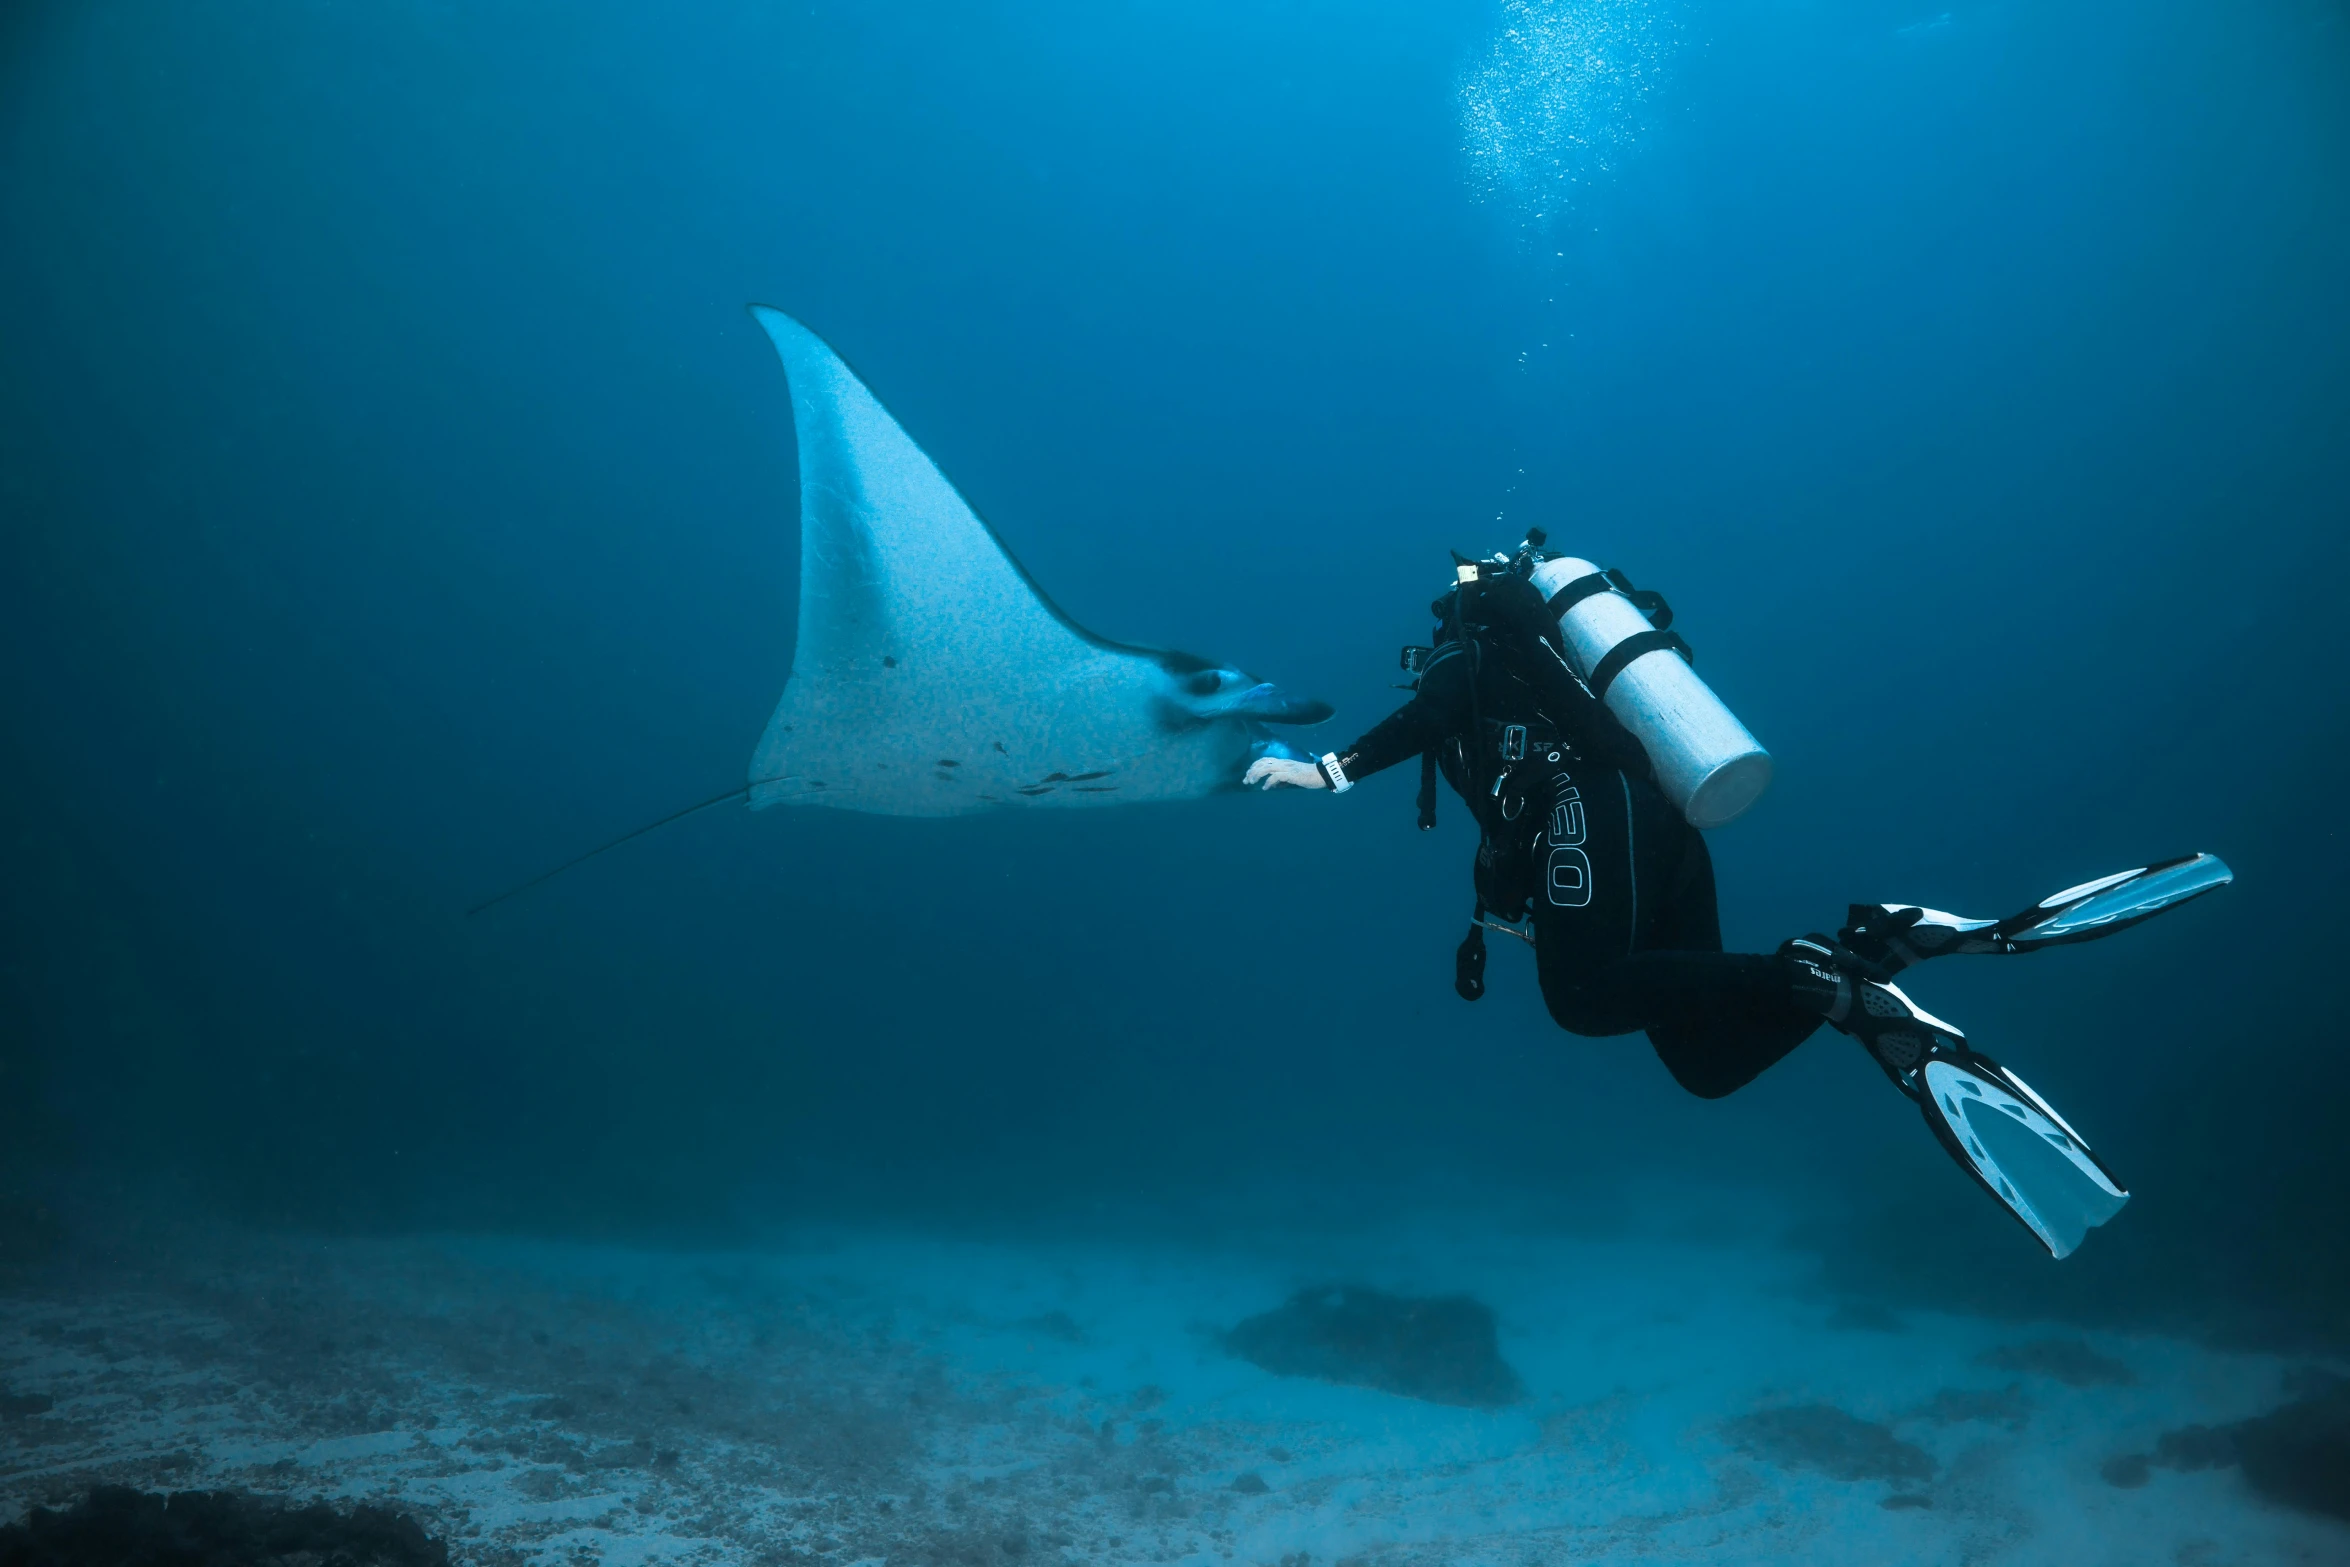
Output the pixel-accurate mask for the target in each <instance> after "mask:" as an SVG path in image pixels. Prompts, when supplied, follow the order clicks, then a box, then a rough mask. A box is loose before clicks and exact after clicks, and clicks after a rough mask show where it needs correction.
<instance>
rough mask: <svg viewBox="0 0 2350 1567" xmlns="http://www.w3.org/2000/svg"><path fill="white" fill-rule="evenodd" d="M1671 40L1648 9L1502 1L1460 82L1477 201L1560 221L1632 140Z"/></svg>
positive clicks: (1641, 1)
mask: <svg viewBox="0 0 2350 1567" xmlns="http://www.w3.org/2000/svg"><path fill="white" fill-rule="evenodd" d="M1678 41H1679V28H1678V26H1677V25H1676V24H1675V23H1674V21H1673V20H1672V18H1671V17H1670V16H1669V15H1666V14H1665V13H1664V12H1663V11H1662V10H1661V9H1660V8H1659V7H1657V6H1655V5H1653V4H1651V3H1650V0H1502V6H1501V26H1500V29H1499V31H1497V32H1496V33H1495V35H1494V39H1493V45H1492V47H1491V48H1490V49H1488V50H1487V51H1486V52H1485V54H1484V55H1483V57H1482V58H1480V59H1479V60H1477V61H1476V62H1475V63H1474V64H1472V65H1471V67H1470V68H1469V70H1468V72H1467V75H1466V77H1465V78H1464V80H1463V81H1462V83H1461V128H1462V134H1463V138H1464V141H1465V143H1466V150H1467V152H1468V155H1469V167H1470V173H1471V176H1472V179H1473V180H1474V182H1475V184H1476V186H1477V188H1478V192H1479V194H1480V195H1481V196H1483V197H1484V198H1485V199H1487V200H1492V201H1503V202H1507V203H1509V204H1510V205H1511V206H1512V207H1514V208H1516V209H1517V211H1518V214H1519V217H1520V219H1521V221H1523V222H1525V223H1527V224H1528V225H1530V226H1533V227H1537V228H1541V227H1547V226H1548V225H1549V223H1550V222H1551V221H1552V220H1555V219H1556V218H1558V217H1560V216H1561V215H1563V214H1564V213H1565V212H1566V211H1567V210H1568V209H1569V208H1571V207H1572V206H1573V205H1574V200H1575V196H1576V193H1577V188H1578V187H1580V186H1584V185H1588V184H1590V183H1591V182H1592V181H1593V180H1595V179H1597V178H1599V177H1600V176H1602V175H1604V174H1607V173H1610V172H1612V171H1613V170H1614V168H1615V166H1616V164H1617V161H1618V160H1619V159H1620V158H1621V157H1622V156H1623V154H1624V152H1625V150H1626V149H1627V148H1629V147H1630V146H1631V144H1632V142H1633V139H1634V138H1635V137H1636V136H1637V135H1638V134H1639V132H1640V130H1641V128H1642V118H1641V116H1642V108H1643V105H1644V104H1645V103H1646V101H1647V99H1648V96H1649V94H1650V93H1652V92H1653V91H1654V90H1655V89H1656V86H1657V83H1658V82H1659V81H1660V80H1661V79H1662V78H1663V74H1664V69H1665V66H1666V64H1667V63H1668V62H1669V61H1670V59H1671V58H1672V54H1673V50H1674V47H1675V46H1676V44H1677V43H1678Z"/></svg>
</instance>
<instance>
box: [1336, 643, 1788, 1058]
mask: <svg viewBox="0 0 2350 1567" xmlns="http://www.w3.org/2000/svg"><path fill="white" fill-rule="evenodd" d="M1535 602H1536V603H1537V604H1539V602H1540V601H1539V599H1537V600H1535ZM1478 630H1479V628H1471V630H1470V632H1469V634H1468V635H1467V636H1466V638H1465V640H1451V641H1446V642H1444V643H1442V644H1440V645H1439V646H1438V648H1437V649H1436V652H1435V657H1434V658H1433V659H1432V660H1431V662H1430V663H1429V664H1428V665H1427V666H1426V668H1425V669H1424V671H1423V673H1422V675H1421V678H1420V684H1419V690H1418V694H1417V695H1415V696H1414V697H1413V698H1412V700H1411V701H1410V702H1408V703H1406V704H1405V705H1404V706H1403V707H1402V708H1401V709H1399V710H1398V711H1396V712H1395V713H1393V714H1391V715H1390V716H1389V717H1388V718H1387V719H1386V720H1385V721H1384V722H1382V723H1381V724H1379V725H1378V727H1376V728H1374V729H1373V730H1371V732H1370V733H1368V734H1366V735H1364V736H1363V737H1362V738H1361V739H1360V740H1358V741H1356V742H1355V743H1354V745H1353V746H1351V747H1349V748H1348V749H1347V750H1346V751H1344V752H1342V753H1340V754H1339V758H1338V761H1339V765H1340V766H1341V767H1342V768H1343V769H1344V770H1345V772H1346V776H1347V777H1348V778H1349V779H1358V778H1361V777H1363V776H1365V775H1367V774H1370V773H1375V772H1378V771H1379V770H1380V769H1382V768H1385V767H1392V766H1393V765H1395V764H1396V763H1397V762H1401V761H1405V760H1407V759H1410V758H1413V757H1417V756H1419V755H1421V754H1422V753H1423V752H1426V751H1429V750H1431V749H1433V750H1434V751H1435V752H1436V754H1437V757H1438V761H1439V763H1440V765H1441V766H1442V768H1443V771H1444V773H1445V776H1446V778H1447V779H1448V780H1449V781H1450V782H1451V784H1452V786H1453V788H1454V789H1455V790H1456V791H1458V792H1459V794H1460V795H1461V797H1462V798H1463V799H1464V800H1466V801H1467V802H1468V804H1469V808H1470V810H1471V811H1472V812H1473V813H1474V814H1475V815H1476V817H1477V820H1478V824H1479V825H1480V827H1482V828H1483V833H1482V837H1481V841H1480V843H1479V845H1478V850H1477V866H1476V881H1477V896H1478V901H1479V903H1480V905H1481V906H1482V908H1484V909H1486V910H1489V911H1491V912H1492V913H1495V914H1497V915H1500V916H1501V917H1503V918H1505V919H1512V920H1514V919H1517V918H1519V917H1521V915H1522V914H1523V913H1524V911H1525V910H1526V908H1527V906H1528V905H1529V904H1531V907H1532V912H1533V921H1534V938H1535V940H1534V950H1535V958H1536V965H1537V968H1538V970H1539V972H1540V975H1541V981H1542V999H1543V1000H1544V1001H1545V1002H1546V1003H1547V1004H1548V1005H1549V1007H1550V1015H1551V1016H1552V1017H1553V1018H1555V1019H1556V1020H1557V1021H1558V1024H1559V1026H1560V1027H1561V1028H1564V1029H1566V1030H1567V1031H1568V1032H1569V1033H1574V1034H1587V1035H1601V1034H1628V1033H1633V1032H1635V1031H1639V1030H1646V1031H1647V1034H1648V1037H1649V1041H1650V1042H1651V1043H1652V1044H1653V1045H1655V1047H1656V1053H1657V1055H1658V1056H1659V1057H1660V1058H1661V1059H1662V1060H1663V1061H1664V1064H1665V1066H1666V1068H1667V1069H1668V1070H1669V1071H1671V1073H1672V1074H1673V1076H1674V1078H1675V1079H1676V1080H1677V1081H1678V1082H1679V1083H1680V1084H1681V1086H1682V1087H1684V1088H1686V1089H1688V1090H1689V1091H1690V1092H1691V1093H1693V1094H1697V1095H1700V1096H1702V1097H1704V1098H1707V1099H1718V1098H1720V1097H1721V1096H1722V1095H1724V1094H1727V1093H1731V1092H1733V1091H1734V1090H1736V1089H1739V1088H1742V1087H1744V1086H1745V1085H1746V1084H1747V1083H1750V1082H1752V1081H1753V1080H1754V1078H1755V1077H1756V1076H1757V1075H1758V1074H1759V1073H1761V1072H1762V1070H1763V1069H1764V1068H1766V1067H1768V1066H1770V1065H1771V1064H1772V1063H1773V1062H1775V1061H1777V1060H1778V1059H1779V1058H1780V1057H1782V1056H1784V1055H1786V1054H1787V1052H1789V1051H1790V1050H1793V1049H1794V1048H1795V1047H1796V1046H1797V1045H1799V1044H1801V1043H1802V1042H1803V1041H1804V1039H1805V1038H1806V1037H1807V1036H1809V1035H1810V1033H1811V1032H1812V1030H1813V1029H1815V1028H1817V1027H1818V1026H1819V1023H1820V1018H1819V1014H1818V1012H1817V1010H1816V1009H1814V1008H1808V1007H1805V1006H1803V1005H1801V1004H1800V1003H1799V1002H1798V1001H1797V999H1796V997H1795V995H1794V993H1793V990H1792V987H1791V984H1790V978H1789V974H1788V971H1787V968H1786V966H1785V965H1784V964H1783V963H1781V961H1780V960H1779V959H1777V958H1774V957H1766V956H1763V955H1761V954H1757V953H1726V952H1724V951H1722V932H1721V923H1720V919H1719V917H1718V915H1717V913H1716V911H1715V906H1714V871H1713V860H1712V858H1711V856H1709V855H1708V854H1707V852H1706V847H1705V839H1704V838H1703V837H1701V836H1700V835H1699V833H1698V831H1697V829H1695V828H1694V827H1691V826H1690V825H1689V823H1688V822H1687V821H1686V820H1684V819H1683V818H1682V815H1681V813H1680V811H1679V810H1677V809H1675V807H1674V806H1673V803H1672V802H1671V801H1670V800H1668V799H1666V798H1665V796H1664V795H1663V793H1662V792H1661V791H1660V790H1659V789H1658V788H1657V786H1656V784H1655V783H1654V782H1653V781H1652V775H1651V770H1650V767H1649V763H1648V758H1647V756H1646V754H1645V753H1644V752H1642V750H1641V749H1640V744H1639V742H1638V741H1637V740H1636V739H1635V738H1634V737H1633V736H1632V735H1631V734H1630V733H1628V732H1627V731H1626V730H1625V729H1624V728H1623V726H1622V725H1621V724H1619V723H1618V722H1617V721H1616V719H1615V717H1614V715H1613V714H1611V713H1609V712H1608V711H1607V709H1606V708H1605V707H1604V706H1602V705H1600V704H1599V703H1598V702H1597V701H1596V700H1595V699H1594V698H1593V697H1592V696H1591V694H1590V692H1589V691H1588V690H1587V689H1585V688H1584V687H1583V686H1582V685H1581V683H1580V682H1577V681H1575V680H1574V678H1573V677H1572V676H1571V675H1568V674H1566V672H1565V670H1564V668H1563V666H1560V667H1558V668H1556V669H1555V670H1553V671H1547V672H1546V671H1544V670H1543V669H1541V668H1539V667H1535V665H1534V663H1533V661H1530V660H1528V659H1525V658H1513V657H1511V656H1509V655H1508V654H1506V653H1504V652H1503V651H1501V648H1500V647H1499V646H1497V645H1496V641H1495V640H1494V639H1493V638H1492V637H1490V636H1487V635H1481V634H1478ZM1529 672H1530V673H1531V674H1532V676H1533V677H1534V678H1531V679H1530V678H1528V675H1529ZM1472 676H1473V677H1474V679H1473V681H1472ZM1512 725H1523V726H1525V730H1526V735H1525V739H1524V755H1523V758H1522V759H1521V760H1517V761H1514V762H1510V761H1505V760H1504V755H1503V752H1504V737H1505V735H1507V734H1508V731H1509V727H1510V726H1512ZM1480 728H1481V729H1482V731H1483V732H1482V734H1480V733H1479V732H1478V731H1479V730H1480ZM1510 738H1513V739H1514V738H1515V737H1514V736H1511V737H1510Z"/></svg>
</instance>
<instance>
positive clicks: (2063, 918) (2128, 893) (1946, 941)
mask: <svg viewBox="0 0 2350 1567" xmlns="http://www.w3.org/2000/svg"><path fill="white" fill-rule="evenodd" d="M2235 879H2236V874H2235V872H2233V871H2231V870H2229V869H2228V867H2227V864H2226V862H2225V861H2223V860H2221V859H2220V857H2219V856H2218V855H2216V854H2189V855H2185V856H2182V857H2181V858H2179V859H2175V860H2164V861H2162V862H2160V863H2159V864H2154V865H2145V866H2141V867H2139V868H2138V869H2136V870H2131V871H2120V872H2117V873H2116V874H2114V875H2111V876H2100V877H2099V878H2097V879H2096V880H2095V881H2085V882H2083V883H2081V884H2080V885H2079V886H2077V887H2067V888H2066V889H2065V890H2064V891H2062V892H2059V893H2053V894H2051V895H2049V896H2048V897H2045V898H2042V899H2041V900H2040V901H2039V902H2038V903H2035V904H2033V905H2032V906H2031V907H2030V908H2028V909H2025V910H2024V911H2023V912H2022V913H2020V914H2012V915H2010V916H2008V917H2007V918H2006V919H2003V920H1975V919H1967V918H1965V917H1963V916H1961V915H1957V914H1945V913H1943V912H1942V911H1941V910H1939V909H1926V908H1919V907H1918V906H1917V905H1915V904H1907V903H1856V904H1854V905H1852V909H1851V914H1850V923H1849V924H1847V925H1846V926H1845V927H1844V929H1843V930H1841V931H1839V932H1838V933H1837V940H1838V942H1840V943H1841V944H1842V945H1843V946H1845V947H1847V948H1849V949H1850V950H1851V951H1852V952H1854V953H1855V954H1857V955H1859V956H1860V957H1862V958H1865V959H1867V960H1868V961H1869V962H1871V963H1874V964H1876V965H1878V966H1879V967H1881V968H1883V969H1884V970H1885V971H1886V973H1887V974H1895V973H1899V972H1900V971H1901V970H1902V969H1905V968H1907V967H1909V966H1910V965H1911V964H1912V963H1922V962H1924V961H1925V960H1926V959H1927V958H1939V957H1947V956H1949V955H1951V954H1952V953H1976V952H1999V953H2009V952H2037V951H2039V950H2040V949H2041V948H2042V947H2061V946H2067V945H2070V944H2071V943H2073V942H2076V941H2095V940H2097V939H2098V938H2099V937H2101V936H2110V935H2112V934H2113V933H2114V932H2115V931H2118V930H2127V929H2129V928H2130V927H2131V926H2132V925H2136V924H2138V923H2140V922H2141V921H2144V920H2149V919H2152V918H2153V917H2154V916H2155V915H2157V914H2160V913H2162V912H2163V911H2164V910H2166V909H2175V908H2177V907H2178V906H2179V905H2180V904H2182V903H2185V902H2187V901H2188V900H2189V899H2191V898H2199V897H2201V896H2202V895H2203V894H2204V893H2207V892H2210V891H2213V890H2214V889H2216V888H2220V887H2224V886H2226V885H2227V884H2228V883H2229V882H2231V881H2234V880H2235Z"/></svg>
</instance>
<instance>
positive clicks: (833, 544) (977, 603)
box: [748, 305, 1330, 816]
mask: <svg viewBox="0 0 2350 1567" xmlns="http://www.w3.org/2000/svg"><path fill="white" fill-rule="evenodd" d="M751 314H752V315H753V316H754V317H755V318H757V320H758V322H759V324H760V325H761V326H762V327H765V328H766V330H767V335H768V337H769V338H770V339H772V340H773V341H774V344H775V351H776V353H777V354H778V355H779V356H780V357H781V358H782V361H783V373H784V377H785V379H786V380H787V381H788V382H789V383H790V386H791V403H792V428H793V430H794V431H795V432H796V433H797V435H798V438H799V459H800V615H799V639H798V643H797V645H796V646H795V647H794V648H793V650H792V664H791V673H790V676H789V678H788V679H787V680H786V681H785V684H784V688H783V695H782V698H781V700H779V701H778V702H777V703H776V705H775V714H774V716H773V717H772V718H770V719H769V720H768V721H767V729H766V732H765V733H764V734H763V735H761V736H760V739H759V745H758V749H757V750H756V751H755V752H753V753H752V757H751V769H750V783H749V786H748V796H749V801H750V804H751V807H752V809H754V810H757V809H762V808H764V807H766V806H771V805H824V806H832V807H835V808H838V809H842V810H851V811H866V812H871V813H874V814H877V815H883V816H960V815H965V814H968V813H971V812H977V811H988V810H1003V809H1023V808H1028V807H1037V806H1042V807H1066V806H1083V805H1132V804H1137V803H1140V802H1143V801H1151V800H1188V799H1195V798H1198V797H1200V796H1203V795H1209V794H1215V793H1219V792H1222V791H1225V790H1230V789H1237V788H1239V787H1240V775H1241V773H1242V771H1243V770H1244V769H1246V767H1247V766H1248V764H1249V762H1250V761H1252V760H1253V759H1255V758H1257V757H1259V756H1264V755H1268V754H1271V755H1279V756H1288V757H1296V756H1298V755H1299V754H1300V753H1298V752H1296V751H1293V750H1291V749H1290V748H1289V747H1287V746H1285V745H1283V744H1282V743H1281V742H1280V741H1279V740H1277V739H1275V738H1274V736H1273V734H1272V732H1271V730H1270V729H1269V728H1268V727H1267V726H1268V725H1272V724H1312V723H1319V722H1320V721H1322V720H1323V719H1325V718H1328V717H1329V716H1330V708H1329V706H1328V704H1326V703H1322V702H1314V701H1305V700H1300V699H1298V698H1296V697H1292V696H1289V695H1286V694H1284V693H1283V692H1282V691H1280V690H1279V689H1278V688H1276V687H1274V686H1272V685H1270V684H1267V683H1266V682H1264V681H1261V680H1258V679H1257V678H1255V677H1254V676H1252V675H1247V674H1244V673H1242V672H1241V671H1239V670H1237V669H1232V668H1228V667H1226V666H1224V665H1221V664H1218V663H1216V662H1215V661H1214V660H1212V659H1205V658H1199V657H1196V656H1194V655H1192V654H1189V653H1174V652H1163V651H1159V650H1157V649H1153V648H1145V647H1132V646H1128V645H1126V644H1124V643H1119V642H1112V641H1110V640H1108V639H1107V638H1105V637H1100V636H1096V635H1095V634H1094V633H1093V632H1091V631H1088V630H1086V629H1085V628H1084V627H1083V626H1080V625H1079V624H1077V622H1075V621H1074V620H1071V619H1070V618H1069V617H1068V616H1067V615H1065V614H1063V613H1062V612H1061V611H1060V609H1059V608H1058V607H1057V606H1055V605H1054V603H1053V601H1052V600H1051V599H1050V598H1049V597H1047V596H1046V594H1045V592H1044V590H1043V589H1042V588H1040V587H1039V586H1038V585H1037V583H1036V581H1035V579H1034V578H1032V577H1030V576H1029V575H1028V573H1027V572H1026V571H1024V570H1023V569H1021V566H1020V563H1019V562H1018V561H1016V560H1014V559H1013V558H1012V553H1011V551H1010V550H1008V549H1006V548H1005V547H1004V543H1003V541H1002V540H1001V539H999V538H997V537H996V535H995V532H994V530H993V529H991V528H989V527H988V525H987V524H986V523H984V522H982V521H981V520H980V518H979V515H978V514H977V513H976V512H974V511H973V510H972V509H971V507H970V506H969V504H967V503H966V502H965V501H964V499H963V497H962V496H961V495H959V494H957V493H956V492H955V487H954V486H953V485H952V484H950V483H948V482H947V479H946V476H945V475H944V474H942V473H940V472H939V470H938V466H937V465H936V464H935V463H933V462H932V461H931V460H930V459H929V457H927V456H926V455H924V453H923V451H922V448H921V447H919V446H917V445H915V444H914V441H913V438H912V437H911V436H909V435H907V434H906V432H905V431H904V430H903V429H901V428H900V427H899V425H898V422H897V420H896V419H894V418H892V417H891V416H890V413H889V410H888V409H886V408H884V407H883V406H882V405H881V402H880V399H878V398H876V397H875V396H874V395H873V394H872V392H870V391H868V390H867V389H866V387H865V383H864V382H862V381H860V380H859V379H858V378H857V376H856V374H855V372H853V371H852V370H850V369H849V367H848V365H847V364H846V363H844V362H843V361H842V359H841V357H840V356H839V355H838V354H836V353H834V352H833V351H832V349H831V348H830V347H829V346H827V345H826V344H825V342H824V340H823V339H821V338H819V337H818V336H817V335H816V334H815V333H813V332H811V331H809V330H808V329H807V328H806V327H805V326H802V325H801V324H800V323H799V322H797V321H795V320H793V319H792V318H791V317H790V316H788V315H785V314H784V313H783V312H782V311H780V310H776V309H772V308H770V307H768V306H765V305H753V306H752V307H751Z"/></svg>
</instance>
